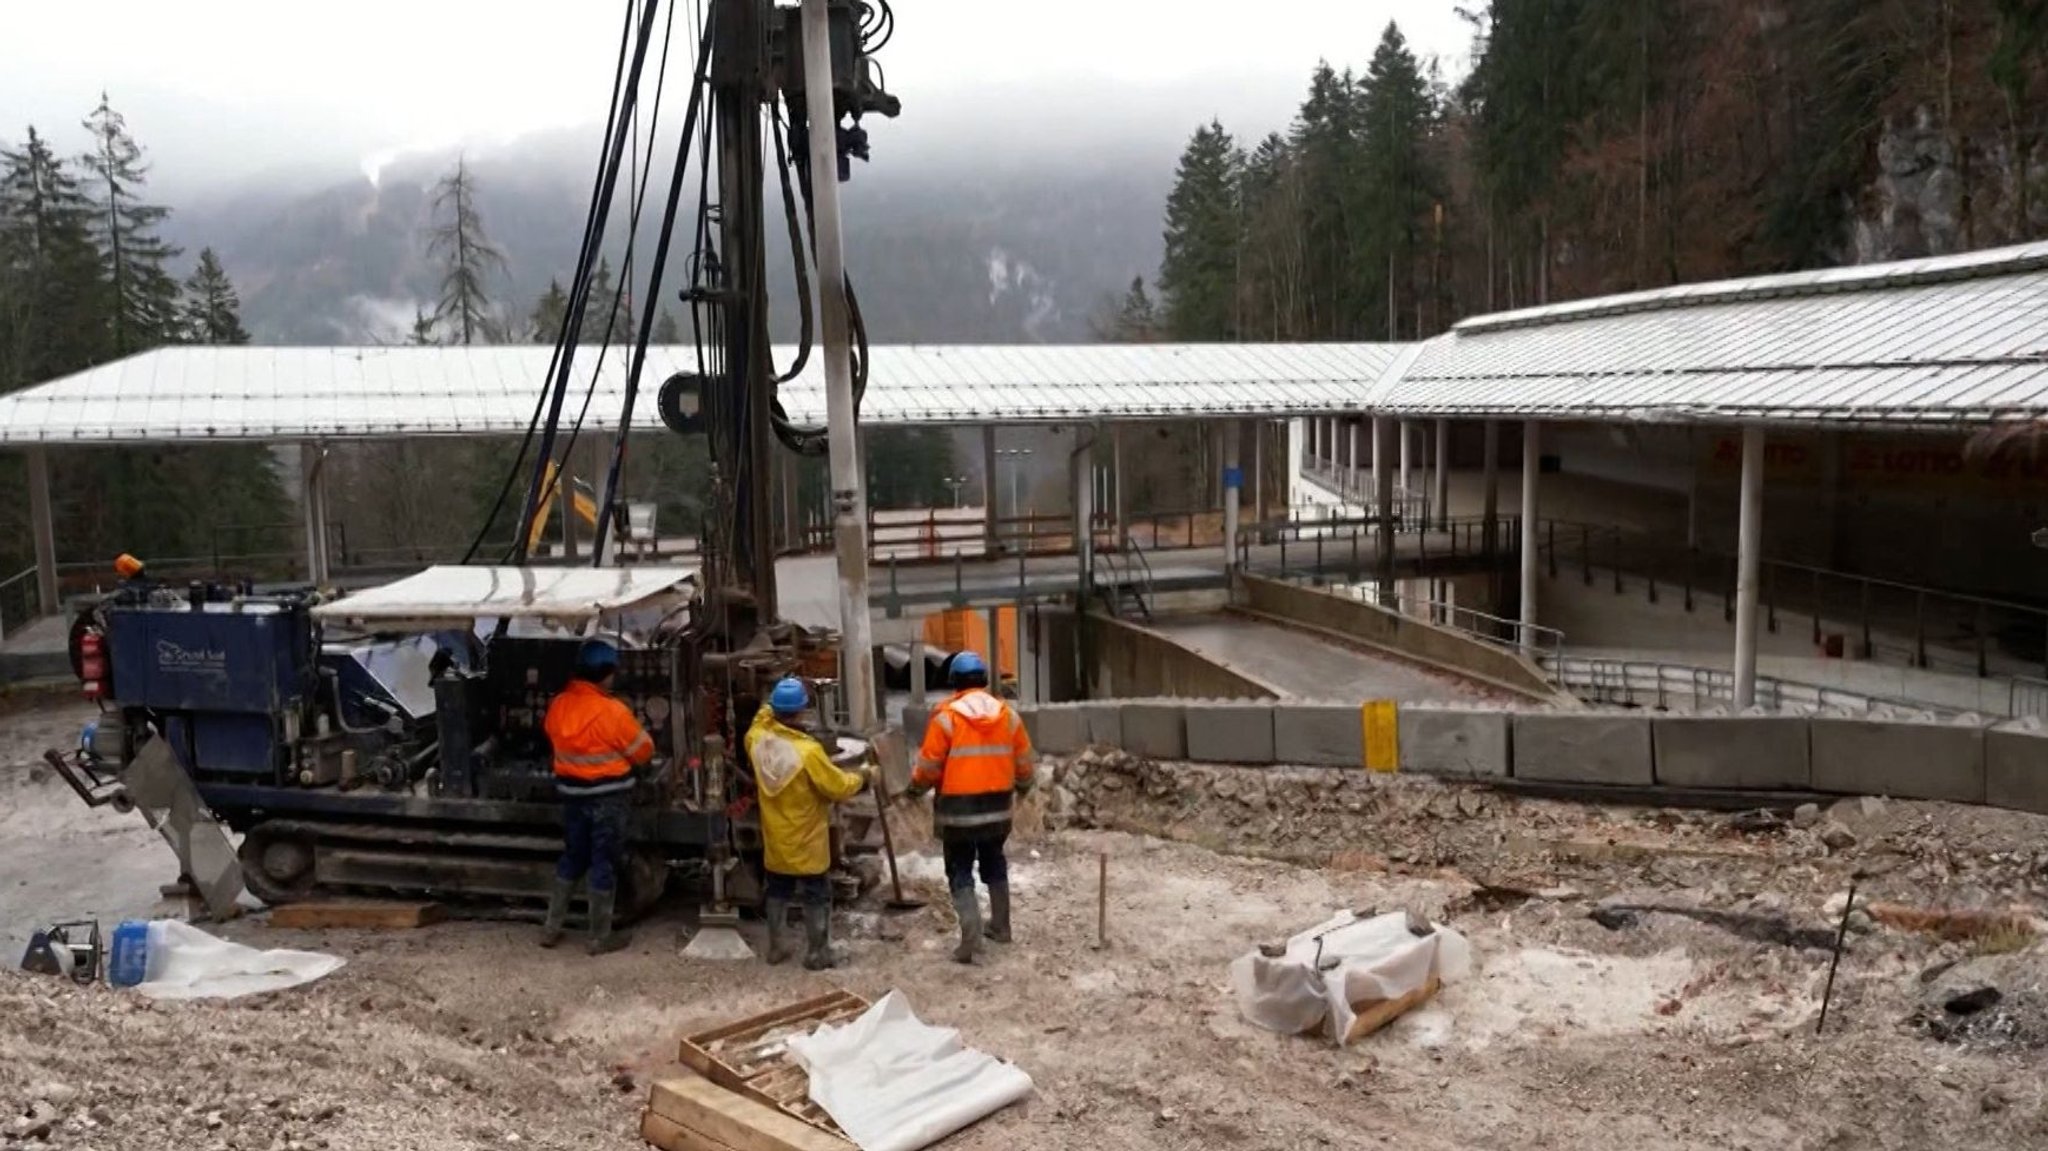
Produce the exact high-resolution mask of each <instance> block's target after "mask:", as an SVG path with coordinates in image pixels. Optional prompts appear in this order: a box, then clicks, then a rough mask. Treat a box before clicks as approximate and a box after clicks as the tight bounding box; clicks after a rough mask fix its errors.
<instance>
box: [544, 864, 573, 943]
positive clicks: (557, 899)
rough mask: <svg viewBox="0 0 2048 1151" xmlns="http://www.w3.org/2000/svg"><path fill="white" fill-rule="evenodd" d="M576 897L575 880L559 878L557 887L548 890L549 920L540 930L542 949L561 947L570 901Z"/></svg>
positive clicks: (556, 883)
mask: <svg viewBox="0 0 2048 1151" xmlns="http://www.w3.org/2000/svg"><path fill="white" fill-rule="evenodd" d="M575 895H576V881H575V880H573V879H561V878H557V879H556V880H555V885H554V886H553V887H552V888H549V889H548V918H547V922H545V923H543V924H541V928H540V945H541V946H542V947H550V948H552V947H559V946H561V944H562V936H563V935H564V934H565V928H566V925H567V924H568V922H569V900H570V899H572V898H574V897H575Z"/></svg>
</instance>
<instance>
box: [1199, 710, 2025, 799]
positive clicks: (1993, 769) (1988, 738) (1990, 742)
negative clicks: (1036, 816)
mask: <svg viewBox="0 0 2048 1151" xmlns="http://www.w3.org/2000/svg"><path fill="white" fill-rule="evenodd" d="M1190 734H1192V733H1190ZM1984 802H1986V803H1988V804H1990V805H1991V806H1993V807H2004V808H2009V809H2011V810H2013V811H2031V812H2034V813H2035V814H2037V815H2048V732H2043V731H2032V730H2027V729H2012V728H2007V729H2003V730H1994V731H1990V732H1987V733H1985V736H1984Z"/></svg>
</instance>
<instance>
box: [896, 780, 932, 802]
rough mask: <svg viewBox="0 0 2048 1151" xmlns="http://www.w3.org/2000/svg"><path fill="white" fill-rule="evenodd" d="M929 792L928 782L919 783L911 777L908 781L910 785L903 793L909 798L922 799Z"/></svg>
mask: <svg viewBox="0 0 2048 1151" xmlns="http://www.w3.org/2000/svg"><path fill="white" fill-rule="evenodd" d="M930 792H931V785H930V784H927V783H919V782H917V781H916V780H914V779H913V780H911V781H910V787H909V788H908V789H907V790H905V791H904V793H903V794H904V795H906V796H909V797H910V798H911V799H923V798H924V797H925V796H926V795H927V794H929V793H930Z"/></svg>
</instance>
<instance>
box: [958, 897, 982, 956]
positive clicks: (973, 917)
mask: <svg viewBox="0 0 2048 1151" xmlns="http://www.w3.org/2000/svg"><path fill="white" fill-rule="evenodd" d="M953 913H954V914H955V915H958V916H959V917H960V946H958V947H955V948H954V949H953V962H955V963H972V962H974V957H975V956H976V955H979V954H980V953H981V900H980V899H978V898H976V897H975V894H974V889H973V888H972V887H970V888H968V889H967V890H965V891H956V892H954V893H953Z"/></svg>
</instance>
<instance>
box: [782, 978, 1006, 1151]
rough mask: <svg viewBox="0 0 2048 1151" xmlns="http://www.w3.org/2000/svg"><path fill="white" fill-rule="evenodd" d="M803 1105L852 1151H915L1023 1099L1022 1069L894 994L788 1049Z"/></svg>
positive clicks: (818, 1031) (823, 1028)
mask: <svg viewBox="0 0 2048 1151" xmlns="http://www.w3.org/2000/svg"><path fill="white" fill-rule="evenodd" d="M789 1052H790V1055H791V1057H792V1058H794V1059H795V1060H796V1061H797V1063H798V1064H799V1065H801V1066H802V1067H803V1068H804V1070H806V1071H808V1072H809V1073H810V1076H811V1102H813V1103H816V1104H817V1105H818V1106H820V1107H823V1108H824V1109H825V1113H826V1114H828V1115H830V1116H832V1121H833V1122H835V1123H837V1124H839V1127H840V1129H841V1130H843V1131H845V1132H846V1134H847V1137H848V1138H850V1139H852V1140H853V1141H854V1142H855V1143H856V1144H859V1146H860V1148H861V1151H917V1148H920V1147H928V1146H930V1145H931V1144H933V1143H936V1142H938V1141H939V1140H941V1139H944V1138H945V1137H946V1136H948V1135H951V1134H952V1133H954V1132H955V1131H958V1130H960V1129H962V1128H964V1127H966V1126H968V1125H969V1124H972V1123H976V1122H979V1121H980V1120H982V1119H985V1118H987V1117H988V1116H990V1115H993V1114H995V1113H996V1112H997V1111H1000V1110H1002V1109H1003V1108H1005V1107H1008V1106H1009V1105H1010V1104H1012V1103H1015V1102H1017V1101H1019V1100H1021V1099H1023V1098H1025V1097H1026V1096H1028V1095H1030V1094H1031V1091H1032V1084H1031V1076H1029V1075H1027V1074H1025V1073H1024V1071H1023V1070H1022V1069H1021V1068H1018V1067H1016V1066H1014V1065H1012V1064H1009V1063H1004V1062H1002V1061H1001V1060H998V1059H996V1058H995V1057H994V1056H992V1055H988V1054H985V1053H983V1052H980V1051H976V1050H975V1049H974V1048H972V1047H968V1046H967V1045H966V1044H964V1043H962V1042H961V1041H960V1033H959V1032H958V1031H955V1030H953V1029H952V1028H950V1027H932V1026H929V1025H927V1024H925V1023H923V1022H922V1021H920V1020H919V1019H918V1017H917V1016H916V1014H915V1013H913V1012H912V1011H911V1010H910V1002H909V1001H908V1000H906V999H904V998H903V996H902V994H901V993H899V992H895V991H891V992H890V993H889V994H887V995H884V996H883V997H882V998H881V999H880V1000H879V1001H878V1002H877V1003H876V1004H875V1005H874V1006H873V1007H870V1008H868V1009H867V1010H866V1011H865V1012H862V1013H861V1015H860V1017H859V1018H858V1019H855V1020H853V1021H852V1022H850V1023H847V1024H845V1025H843V1026H836V1027H835V1026H830V1025H827V1026H825V1027H821V1028H819V1029H818V1030H817V1031H816V1032H814V1033H812V1034H810V1035H806V1036H802V1037H799V1038H796V1039H792V1040H790V1041H789Z"/></svg>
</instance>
